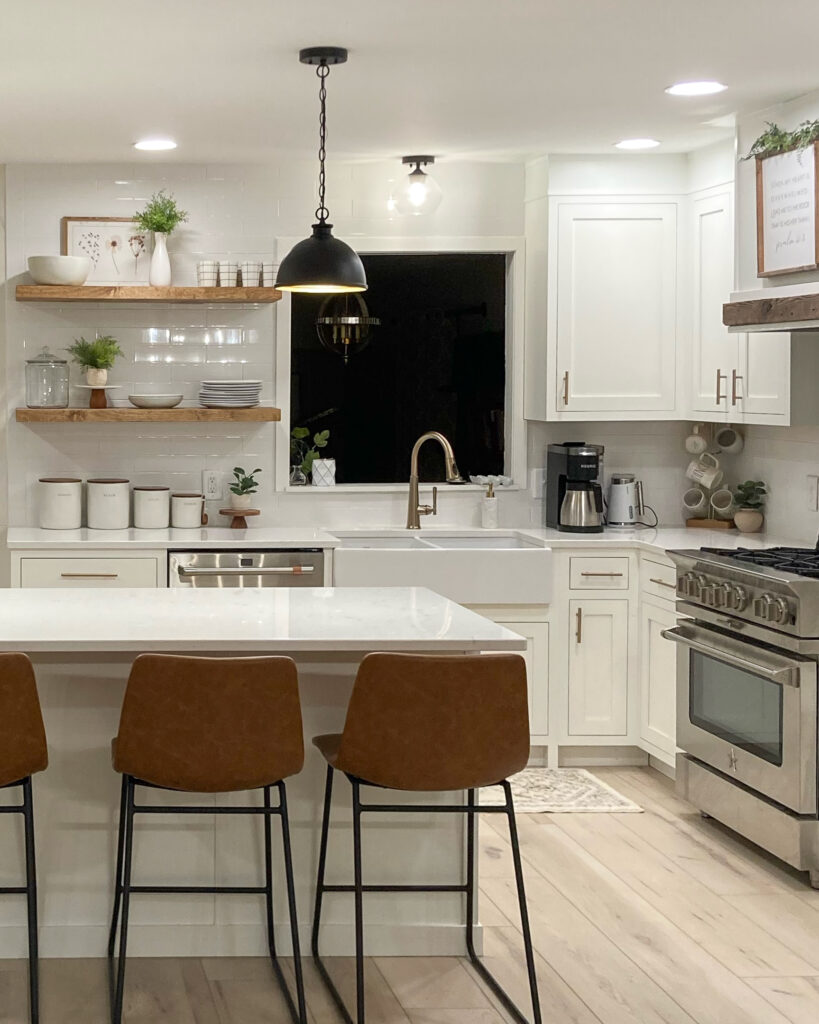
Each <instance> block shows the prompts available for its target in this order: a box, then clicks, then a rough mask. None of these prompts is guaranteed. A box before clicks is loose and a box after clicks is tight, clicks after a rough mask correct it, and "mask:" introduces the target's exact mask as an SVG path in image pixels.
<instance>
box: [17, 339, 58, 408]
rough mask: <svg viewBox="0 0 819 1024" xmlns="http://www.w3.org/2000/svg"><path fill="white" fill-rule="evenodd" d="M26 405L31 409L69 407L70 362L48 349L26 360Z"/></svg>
mask: <svg viewBox="0 0 819 1024" xmlns="http://www.w3.org/2000/svg"><path fill="white" fill-rule="evenodd" d="M26 405H27V406H28V408H29V409H65V408H67V407H68V361H67V360H65V359H58V358H57V356H54V355H52V354H51V353H50V352H49V351H48V349H47V348H44V349H43V350H42V352H39V353H38V354H37V355H36V356H35V357H34V358H33V359H28V360H26Z"/></svg>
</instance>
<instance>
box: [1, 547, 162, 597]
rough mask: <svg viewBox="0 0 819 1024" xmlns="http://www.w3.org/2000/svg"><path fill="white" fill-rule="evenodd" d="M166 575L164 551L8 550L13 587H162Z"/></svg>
mask: <svg viewBox="0 0 819 1024" xmlns="http://www.w3.org/2000/svg"><path fill="white" fill-rule="evenodd" d="M166 576H167V568H166V555H165V552H164V551H140V552H139V553H138V554H137V553H134V554H126V553H124V552H122V551H116V552H114V551H95V552H94V553H93V554H89V553H84V552H78V551H69V550H65V551H54V550H51V551H49V552H48V553H47V554H46V553H45V552H43V551H14V552H12V573H11V585H12V586H13V587H55V588H59V589H62V588H69V589H70V588H79V589H82V588H87V587H102V588H108V589H118V588H119V587H164V586H166Z"/></svg>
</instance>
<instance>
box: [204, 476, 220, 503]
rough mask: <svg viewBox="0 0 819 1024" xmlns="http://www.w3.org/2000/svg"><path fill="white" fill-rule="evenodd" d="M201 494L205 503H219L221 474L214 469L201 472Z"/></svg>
mask: <svg viewBox="0 0 819 1024" xmlns="http://www.w3.org/2000/svg"><path fill="white" fill-rule="evenodd" d="M202 493H203V494H204V495H205V499H206V500H207V501H221V500H222V497H223V493H222V474H221V473H219V472H217V471H216V470H215V469H203V470H202Z"/></svg>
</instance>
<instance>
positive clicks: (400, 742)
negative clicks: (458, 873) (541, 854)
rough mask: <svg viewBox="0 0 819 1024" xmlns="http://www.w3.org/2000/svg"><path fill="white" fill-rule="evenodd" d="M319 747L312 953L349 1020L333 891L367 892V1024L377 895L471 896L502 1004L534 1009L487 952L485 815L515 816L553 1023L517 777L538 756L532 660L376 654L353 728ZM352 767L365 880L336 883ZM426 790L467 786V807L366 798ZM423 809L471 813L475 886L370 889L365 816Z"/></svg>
mask: <svg viewBox="0 0 819 1024" xmlns="http://www.w3.org/2000/svg"><path fill="white" fill-rule="evenodd" d="M313 743H314V744H315V745H316V746H317V747H318V749H319V750H320V751H321V753H322V754H323V756H324V758H325V760H326V761H327V782H326V788H325V796H324V817H323V821H322V828H321V845H320V847H319V867H318V884H317V889H316V907H315V914H314V917H313V934H312V952H313V957H314V959H315V961H316V966H317V967H318V970H319V972H320V974H321V976H322V978H323V979H324V982H325V984H326V985H327V987H328V989H329V991H330V994H331V995H332V997H333V999H334V1001H335V1003H336V1006H337V1007H338V1009H339V1011H340V1012H341V1015H342V1017H343V1018H344V1020H345V1021H347V1022H348V1024H352V1017H351V1016H350V1013H349V1011H348V1009H347V1007H346V1006H345V1004H344V1001H343V1000H342V998H341V996H340V994H339V992H338V989H337V988H336V986H335V985H334V984H333V981H332V979H331V978H330V975H329V974H328V973H327V970H326V969H325V967H324V964H323V963H322V962H321V958H320V956H319V948H318V945H319V944H318V940H319V928H320V926H321V906H322V898H323V895H324V893H325V892H352V893H353V894H354V896H355V933H356V934H355V957H356V1010H357V1016H356V1021H357V1024H365V1017H364V913H363V895H364V893H366V892H462V893H464V894H465V896H466V949H467V953H468V955H469V959H470V960H471V961H472V964H473V965H474V967H475V969H476V970H477V971H478V973H479V974H480V975H481V977H482V978H483V979H484V980H485V981H486V982H487V984H488V985H489V986H490V988H491V989H492V991H493V992H494V993H495V994H496V995H497V996H498V998H499V999H500V1001H501V1002H502V1003H503V1005H504V1006H505V1007H506V1009H507V1010H508V1011H509V1013H511V1014H512V1016H513V1017H514V1018H515V1019H516V1020H517V1021H519V1022H521V1024H527V1021H526V1017H525V1016H524V1015H523V1013H522V1012H521V1011H520V1010H519V1009H518V1007H517V1006H516V1005H515V1004H514V1003H513V1002H512V1000H511V998H510V997H509V996H508V994H507V993H506V992H505V991H504V989H503V988H502V987H501V986H500V985H499V984H498V982H497V981H496V980H495V978H494V977H493V976H492V975H491V974H490V972H489V971H488V970H487V969H486V967H485V966H484V965H483V963H482V962H481V961H480V960H479V958H478V956H477V954H476V953H475V945H474V935H473V932H474V924H475V918H474V914H475V864H474V855H475V815H476V814H479V813H480V814H486V813H499V814H505V815H506V816H507V819H508V821H509V832H510V835H511V840H512V855H513V859H514V864H515V879H516V881H517V890H518V902H519V906H520V917H521V926H522V931H523V944H524V949H525V953H526V968H527V972H528V975H529V988H530V993H531V998H532V1011H533V1015H534V1021H535V1024H541V1019H542V1018H541V1013H540V1002H539V998H538V990H537V977H536V975H535V961H534V953H533V950H532V938H531V934H530V931H529V916H528V912H527V909H526V894H525V891H524V887H523V870H522V866H521V859H520V846H519V843H518V834H517V827H516V824H515V811H514V806H513V803H512V790H511V787H510V785H509V782H508V781H507V779H508V777H509V776H510V775H513V774H515V773H516V772H518V771H520V770H521V769H522V768H524V767H525V766H526V762H527V760H528V758H529V710H528V701H527V692H526V664H525V662H524V660H523V658H522V657H521V656H520V655H517V654H478V655H443V656H438V655H412V654H370V655H368V656H367V657H366V658H365V659H364V660H363V661H362V663H361V666H360V668H359V670H358V675H357V676H356V680H355V684H354V686H353V692H352V695H351V697H350V704H349V707H348V709H347V720H346V722H345V723H344V732H343V733H340V734H335V735H330V736H316V737H315V738H314V739H313ZM335 771H341V772H344V773H345V775H346V776H347V777H348V779H349V780H350V782H351V784H352V788H353V865H354V869H353V870H354V879H355V881H354V884H353V885H326V884H325V882H324V874H325V868H326V865H327V840H328V834H329V830H330V807H331V801H332V794H333V774H334V772H335ZM362 785H364V786H377V787H380V788H382V789H396V790H404V791H410V792H413V793H421V792H436V791H437V792H442V791H451V790H464V789H465V790H466V791H467V800H466V804H464V805H461V804H455V805H454V806H453V805H417V804H416V805H406V804H389V803H369V804H362V803H361V798H360V789H361V786H362ZM484 786H502V787H503V791H504V794H505V797H506V800H505V803H504V805H503V806H488V807H487V806H485V807H481V806H480V805H478V804H476V803H475V790H476V789H479V788H481V787H484ZM413 811H415V812H421V813H423V814H452V813H457V814H466V816H467V850H466V884H465V885H364V883H363V881H362V869H361V815H362V814H363V813H383V812H398V813H401V814H405V813H407V812H413Z"/></svg>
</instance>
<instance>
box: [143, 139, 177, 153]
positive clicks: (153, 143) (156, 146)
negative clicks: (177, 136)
mask: <svg viewBox="0 0 819 1024" xmlns="http://www.w3.org/2000/svg"><path fill="white" fill-rule="evenodd" d="M134 149H149V150H152V151H158V150H161V149H176V143H175V142H174V141H173V139H140V140H139V142H135V143H134Z"/></svg>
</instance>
